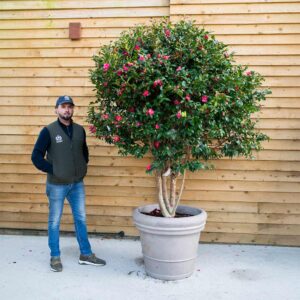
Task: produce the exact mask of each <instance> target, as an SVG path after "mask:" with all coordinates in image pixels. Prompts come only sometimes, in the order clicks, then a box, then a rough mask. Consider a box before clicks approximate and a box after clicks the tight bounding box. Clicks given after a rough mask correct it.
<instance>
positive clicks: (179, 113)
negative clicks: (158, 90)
mask: <svg viewBox="0 0 300 300" xmlns="http://www.w3.org/2000/svg"><path fill="white" fill-rule="evenodd" d="M176 117H177V119H180V118H181V111H179V112H178V113H177V114H176Z"/></svg>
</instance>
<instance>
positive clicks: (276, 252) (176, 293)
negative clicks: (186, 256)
mask: <svg viewBox="0 0 300 300" xmlns="http://www.w3.org/2000/svg"><path fill="white" fill-rule="evenodd" d="M90 241H91V244H92V247H93V251H94V252H95V253H96V254H97V255H98V256H99V257H101V258H104V259H105V260H106V261H107V265H106V266H105V267H94V266H82V265H79V264H78V263H77V260H78V255H79V252H78V246H77V242H76V239H75V238H74V237H62V238H61V252H62V261H63V265H64V270H63V272H62V273H54V272H51V271H50V269H49V252H48V246H47V237H46V236H21V235H0V266H1V268H0V299H1V300H2V299H3V300H21V299H22V300H26V299H30V300H35V299H36V300H43V299H47V300H52V299H60V300H69V299H70V300H76V299H80V300H89V299H90V300H92V299H97V300H99V299H101V300H114V299H120V300H129V299H130V300H135V299H137V300H139V299H143V300H148V299H149V300H166V299H168V300H181V299H182V300H198V299H199V300H200V299H201V300H223V299H224V300H248V299H249V300H279V299H280V300H299V299H300V248H292V247H272V246H240V245H216V244H200V245H199V258H198V262H197V267H196V271H195V273H194V275H193V276H191V277H190V278H188V279H184V280H181V281H172V282H171V281H160V280H156V279H153V278H151V277H148V276H147V275H146V274H145V272H144V268H143V264H142V256H141V247H140V242H139V241H138V240H129V239H109V238H101V237H92V238H90Z"/></svg>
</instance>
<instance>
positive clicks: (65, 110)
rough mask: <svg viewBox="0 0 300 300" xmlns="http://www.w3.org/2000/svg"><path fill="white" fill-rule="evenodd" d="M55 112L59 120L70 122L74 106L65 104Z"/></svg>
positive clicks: (59, 106)
mask: <svg viewBox="0 0 300 300" xmlns="http://www.w3.org/2000/svg"><path fill="white" fill-rule="evenodd" d="M55 112H56V114H57V115H58V117H59V118H61V119H63V120H66V121H69V120H70V119H71V118H72V116H73V112H74V106H73V105H72V104H69V103H63V104H60V105H58V107H57V108H56V109H55Z"/></svg>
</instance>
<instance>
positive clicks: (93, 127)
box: [89, 125, 97, 133]
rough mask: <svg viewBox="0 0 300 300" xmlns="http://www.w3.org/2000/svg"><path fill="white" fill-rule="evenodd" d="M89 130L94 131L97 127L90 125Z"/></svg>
mask: <svg viewBox="0 0 300 300" xmlns="http://www.w3.org/2000/svg"><path fill="white" fill-rule="evenodd" d="M89 130H90V132H91V133H96V131H97V128H96V127H95V126H94V125H90V126H89Z"/></svg>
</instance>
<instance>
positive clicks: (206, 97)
mask: <svg viewBox="0 0 300 300" xmlns="http://www.w3.org/2000/svg"><path fill="white" fill-rule="evenodd" d="M207 99H208V96H206V95H204V96H202V97H201V101H202V102H203V103H206V102H207Z"/></svg>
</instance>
